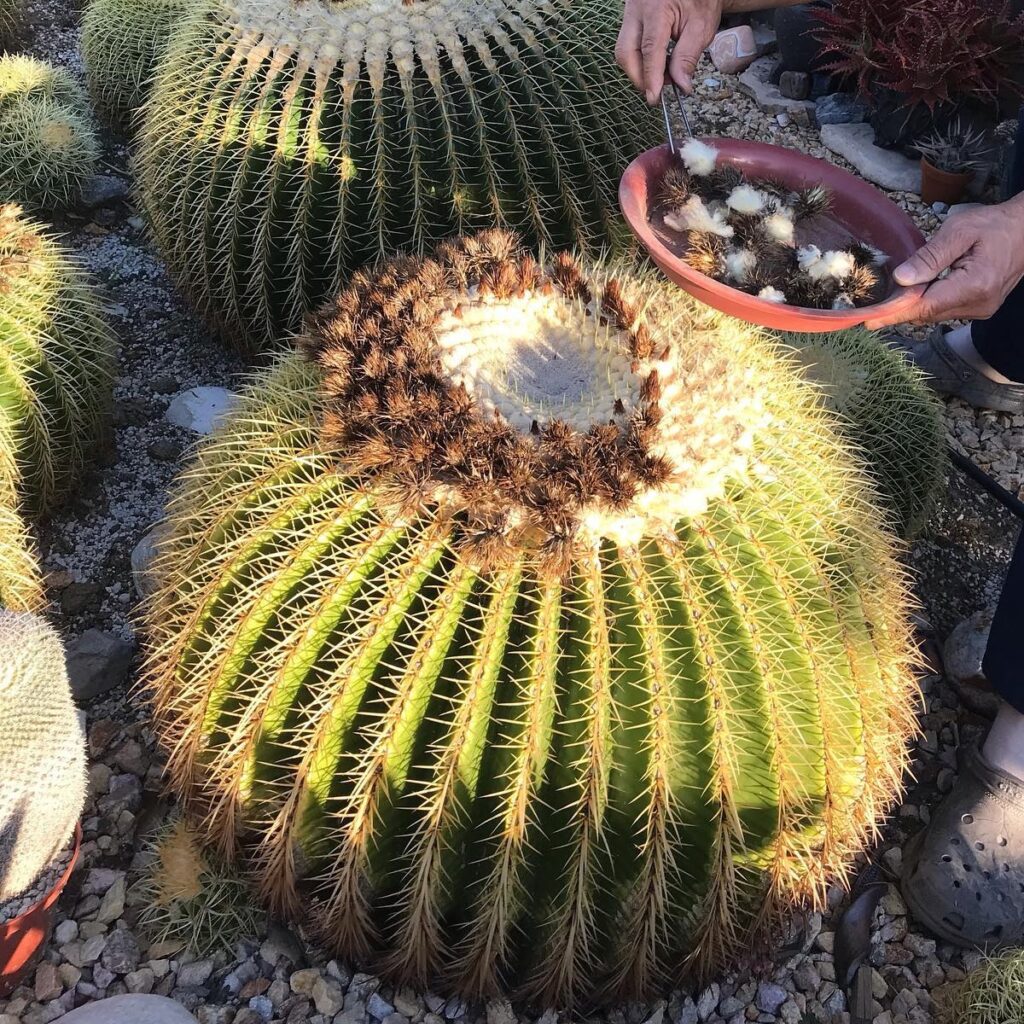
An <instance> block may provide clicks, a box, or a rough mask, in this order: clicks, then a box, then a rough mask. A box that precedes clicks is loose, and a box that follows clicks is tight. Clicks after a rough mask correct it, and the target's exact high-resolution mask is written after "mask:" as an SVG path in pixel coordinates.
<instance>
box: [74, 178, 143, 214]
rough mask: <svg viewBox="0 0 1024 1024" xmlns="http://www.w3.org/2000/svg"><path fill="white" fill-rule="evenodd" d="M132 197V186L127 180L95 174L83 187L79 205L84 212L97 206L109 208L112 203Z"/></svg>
mask: <svg viewBox="0 0 1024 1024" xmlns="http://www.w3.org/2000/svg"><path fill="white" fill-rule="evenodd" d="M130 195H131V184H130V183H129V182H128V180H127V179H126V178H121V177H118V176H117V175H116V174H94V175H93V176H92V177H91V178H90V179H89V180H88V181H87V182H86V183H85V185H83V186H82V192H81V196H80V199H79V205H80V206H81V207H82V209H84V210H91V209H93V208H95V207H97V206H109V205H111V204H112V203H116V202H119V201H121V200H122V199H128V198H129V196H130Z"/></svg>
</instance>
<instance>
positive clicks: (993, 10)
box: [814, 0, 1024, 109]
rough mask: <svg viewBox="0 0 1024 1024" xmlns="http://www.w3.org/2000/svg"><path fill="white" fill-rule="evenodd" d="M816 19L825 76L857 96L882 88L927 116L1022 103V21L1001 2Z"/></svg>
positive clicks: (848, 10) (842, 5) (836, 10)
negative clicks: (966, 105) (847, 82)
mask: <svg viewBox="0 0 1024 1024" xmlns="http://www.w3.org/2000/svg"><path fill="white" fill-rule="evenodd" d="M815 14H816V17H817V18H818V20H819V21H820V26H819V27H818V29H817V30H816V31H815V33H814V35H815V38H817V39H818V41H819V42H820V43H822V45H823V46H824V47H825V49H826V51H827V52H826V56H828V57H830V58H831V59H830V61H829V63H828V64H827V65H826V67H825V68H824V70H826V71H831V72H833V73H836V74H840V75H844V76H846V77H848V78H850V79H853V80H854V81H855V82H856V84H857V88H858V91H859V92H860V93H861V94H862V95H866V96H870V94H871V90H872V87H878V86H881V87H883V88H887V89H891V90H893V91H894V92H897V93H899V94H901V95H903V96H904V97H906V101H905V105H906V106H915V105H917V104H925V105H926V106H928V107H929V108H930V109H933V108H934V107H935V106H936V105H937V104H941V103H958V102H960V101H963V100H967V99H970V100H974V101H977V102H980V103H985V104H995V103H997V102H998V101H1000V100H1006V99H1020V98H1021V97H1024V74H1022V73H1024V16H1021V17H1017V18H1014V17H1013V16H1012V15H1011V13H1010V8H1009V4H1008V3H1006V2H1005V0H916V2H913V0H912V2H910V3H907V2H906V0H836V2H835V4H834V5H833V6H832V7H828V8H821V9H818V10H816V12H815Z"/></svg>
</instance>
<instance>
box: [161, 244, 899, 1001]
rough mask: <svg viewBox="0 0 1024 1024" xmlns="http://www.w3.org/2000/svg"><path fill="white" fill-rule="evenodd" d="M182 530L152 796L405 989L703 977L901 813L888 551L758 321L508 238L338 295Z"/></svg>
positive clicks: (567, 990) (214, 455)
mask: <svg viewBox="0 0 1024 1024" xmlns="http://www.w3.org/2000/svg"><path fill="white" fill-rule="evenodd" d="M304 342H305V347H306V350H307V351H308V353H309V354H311V356H312V357H313V362H312V363H309V362H303V361H301V360H300V358H299V357H298V356H290V357H284V358H282V359H281V360H280V361H279V362H278V363H277V364H276V365H275V366H274V367H273V368H272V370H271V371H270V372H269V373H267V374H264V375H262V376H260V377H258V378H256V379H255V380H254V382H253V385H252V387H251V388H250V389H249V392H248V395H247V397H246V399H245V401H244V403H243V404H242V406H241V408H240V410H239V411H237V412H236V413H235V414H234V416H233V418H232V419H231V420H230V421H229V422H228V423H227V424H226V425H225V426H224V427H223V429H222V430H221V431H220V432H219V434H217V435H215V436H214V437H213V438H211V439H210V440H209V441H208V442H206V443H205V444H204V446H203V448H202V449H201V450H200V452H199V453H198V455H197V458H196V460H195V462H194V464H193V465H192V466H191V467H190V468H188V469H187V470H186V471H185V472H184V475H183V477H182V479H181V480H180V482H179V484H178V486H177V490H176V493H175V495H174V496H173V498H172V501H171V504H170V506H169V516H168V523H167V533H166V535H165V539H164V541H163V543H162V546H161V552H160V555H159V558H158V562H157V565H156V574H157V576H158V577H159V579H160V580H161V583H162V587H161V590H160V591H159V592H158V593H157V594H156V595H155V596H154V597H153V599H152V600H151V602H150V604H149V607H148V612H147V627H148V633H149V637H150V649H149V656H148V670H147V678H148V682H149V685H150V687H151V690H152V693H153V696H154V699H155V706H156V721H157V729H158V732H159V735H160V737H161V739H162V742H163V744H164V745H165V746H166V749H167V751H168V754H169V764H168V770H169V775H170V779H171V780H172V783H173V786H174V788H175V789H176V791H177V792H178V794H180V796H181V797H182V799H183V801H184V803H185V805H186V807H187V808H188V810H189V811H190V812H191V814H192V816H193V820H194V821H195V822H196V823H197V825H198V827H199V828H200V829H201V831H202V834H203V835H204V837H205V841H206V842H208V843H209V844H211V845H212V846H213V847H215V848H216V849H217V850H218V851H219V852H221V853H223V854H226V855H228V856H229V857H234V858H237V859H239V860H241V861H243V862H244V863H245V864H246V865H247V866H248V867H249V869H250V870H251V873H252V876H253V878H254V879H255V881H256V884H257V886H258V888H259V891H260V893H261V894H262V896H263V897H264V898H265V900H266V901H267V902H268V903H269V905H270V907H271V908H272V910H273V911H274V912H276V913H281V914H287V915H291V916H293V917H298V916H300V915H301V916H302V919H303V920H304V921H307V922H312V923H313V924H314V925H315V927H316V929H317V932H318V935H319V937H320V938H321V939H322V940H323V941H324V942H325V943H326V944H327V945H328V946H329V947H331V948H332V949H334V950H336V951H338V952H340V953H343V954H345V955H351V956H354V957H357V958H375V962H376V963H377V965H378V966H379V967H380V968H381V969H383V970H385V971H386V972H388V973H389V974H390V975H391V976H393V977H395V978H396V979H399V980H403V981H408V982H415V983H425V982H426V981H427V980H428V979H432V980H434V981H437V980H438V978H440V979H441V982H440V983H443V984H446V985H447V986H448V987H449V988H451V989H453V990H455V991H458V992H460V993H463V994H464V995H467V996H477V995H483V994H487V993H492V992H496V991H509V990H511V991H514V992H516V993H518V994H521V995H523V996H525V997H528V998H533V999H536V1000H538V1001H541V1002H546V1003H550V1002H555V1003H568V1002H572V1001H575V1000H590V999H599V998H602V997H608V996H612V995H616V996H617V995H622V994H627V993H633V994H642V993H645V992H648V991H650V990H651V989H653V988H654V987H656V986H658V985H660V984H662V983H664V982H666V981H667V980H669V979H676V978H678V977H679V976H681V975H684V974H691V975H704V974H706V973H707V972H708V971H709V970H712V969H714V968H717V967H719V966H721V965H722V964H723V963H724V962H726V961H728V960H730V959H732V958H733V957H735V956H736V955H737V954H739V953H741V952H742V951H744V950H746V949H748V948H749V944H750V943H751V942H752V941H754V939H755V938H756V937H757V936H758V935H761V934H764V933H765V931H766V929H768V928H769V927H770V925H771V924H772V923H773V922H775V921H776V920H777V919H778V917H779V915H780V914H781V913H783V912H784V911H785V910H786V909H787V908H789V907H791V906H792V905H793V904H794V903H797V902H810V903H812V904H813V903H820V901H821V900H822V898H823V896H824V892H825V887H826V883H827V881H828V880H830V879H835V878H842V877H843V876H844V873H845V870H846V865H847V863H848V859H849V858H850V856H851V855H852V854H854V853H855V852H856V851H858V850H860V849H861V848H862V847H863V845H864V844H865V843H866V842H867V841H868V840H870V838H871V837H872V835H873V834H874V829H875V827H876V823H877V822H878V820H879V819H880V817H881V815H882V814H883V813H884V812H885V810H886V808H887V807H888V806H889V804H890V802H891V801H892V799H893V798H894V796H895V795H896V794H897V792H898V789H899V785H900V779H901V775H902V771H903V767H904V764H905V744H906V741H907V739H908V736H909V735H910V734H911V732H912V730H913V722H914V718H913V707H914V693H915V689H914V681H913V678H912V673H911V671H910V667H911V661H912V659H913V645H912V643H911V640H910V637H909V631H908V621H907V596H906V591H905V587H904V582H903V577H902V575H901V571H900V568H899V565H898V562H897V559H896V551H895V550H894V543H893V542H892V541H891V540H890V539H889V537H888V536H887V534H886V533H885V532H883V531H882V530H881V529H880V528H878V527H877V526H876V525H875V523H876V521H877V520H878V516H879V513H878V512H877V510H876V509H875V507H874V506H873V504H872V498H871V494H872V492H871V489H870V485H869V484H868V482H867V480H866V478H865V477H864V476H863V475H862V471H861V470H860V469H859V468H858V466H857V464H856V463H855V462H854V460H853V459H852V458H851V457H849V456H848V453H847V450H846V445H845V442H844V441H842V440H841V438H840V436H839V435H838V434H837V432H836V430H835V429H834V426H833V422H832V420H831V418H830V416H829V414H828V413H827V412H826V411H824V410H823V409H822V408H821V407H820V405H819V404H818V400H817V397H816V394H815V391H814V389H813V388H812V387H810V386H809V385H807V384H805V383H803V382H802V381H801V380H800V377H799V374H798V371H797V369H796V366H795V365H794V364H793V363H792V362H791V361H790V360H788V359H787V358H785V357H784V356H782V355H781V354H780V350H779V349H778V348H777V347H776V344H775V343H774V342H773V341H772V340H771V339H770V338H769V337H768V336H767V335H766V334H764V333H763V332H761V331H759V330H758V329H757V328H754V327H750V326H747V325H743V324H741V323H739V322H737V321H734V320H730V319H728V318H724V317H722V316H720V315H718V314H716V313H713V312H711V311H709V310H707V309H705V308H702V307H699V306H697V305H696V304H694V303H693V302H692V301H691V300H690V299H688V298H687V297H686V296H685V295H683V294H682V293H681V292H679V291H678V290H676V289H673V288H671V287H668V286H665V285H663V284H661V283H659V282H656V281H653V280H650V279H647V278H641V277H637V276H634V275H632V274H630V273H619V272H617V271H615V270H613V269H611V268H609V267H607V266H602V265H591V264H587V263H581V262H579V261H577V260H576V259H575V258H573V257H572V256H569V255H566V254H561V255H557V256H555V257H553V258H552V259H551V260H550V262H548V263H546V264H544V265H540V264H538V262H537V261H536V260H534V259H533V258H532V257H531V256H530V255H528V254H526V253H525V252H524V251H523V250H522V249H520V248H519V246H518V243H517V241H516V239H515V238H514V237H511V236H509V235H508V234H505V233H502V232H489V233H485V234H483V235H480V236H476V237H472V238H468V239H463V240H460V241H457V242H449V243H445V244H443V245H442V246H441V247H440V248H439V249H438V250H437V251H436V253H435V255H434V256H433V257H431V258H413V257H403V258H400V259H396V260H393V261H391V262H387V263H384V264H382V265H381V266H379V267H378V268H377V269H375V270H373V271H371V272H360V273H359V274H357V275H356V276H355V278H354V279H353V281H352V283H351V286H350V287H349V288H348V289H347V290H346V291H344V292H343V293H342V294H341V295H340V297H338V298H337V300H336V301H334V302H333V303H331V304H329V305H328V306H326V307H325V308H324V309H323V310H322V311H321V312H320V313H319V314H317V315H316V316H315V317H312V318H311V319H310V320H309V322H308V327H307V330H306V332H305V334H304Z"/></svg>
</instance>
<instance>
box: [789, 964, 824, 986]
mask: <svg viewBox="0 0 1024 1024" xmlns="http://www.w3.org/2000/svg"><path fill="white" fill-rule="evenodd" d="M793 983H794V984H795V985H796V987H797V988H798V989H799V990H800V991H801V992H817V991H818V986H819V985H821V975H820V974H819V973H818V969H817V968H816V967H815V966H814V963H813V962H812V961H810V960H804V961H802V962H801V964H800V966H799V967H797V969H796V970H795V971H794V972H793Z"/></svg>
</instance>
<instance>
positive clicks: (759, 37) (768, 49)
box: [750, 25, 779, 57]
mask: <svg viewBox="0 0 1024 1024" xmlns="http://www.w3.org/2000/svg"><path fill="white" fill-rule="evenodd" d="M750 27H751V29H753V32H754V46H755V47H757V55H758V57H764V56H767V55H768V54H769V53H774V52H775V51H776V50H777V49H778V48H779V41H778V39H777V38H776V37H775V29H773V28H769V27H768V26H767V25H751V26H750Z"/></svg>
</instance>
